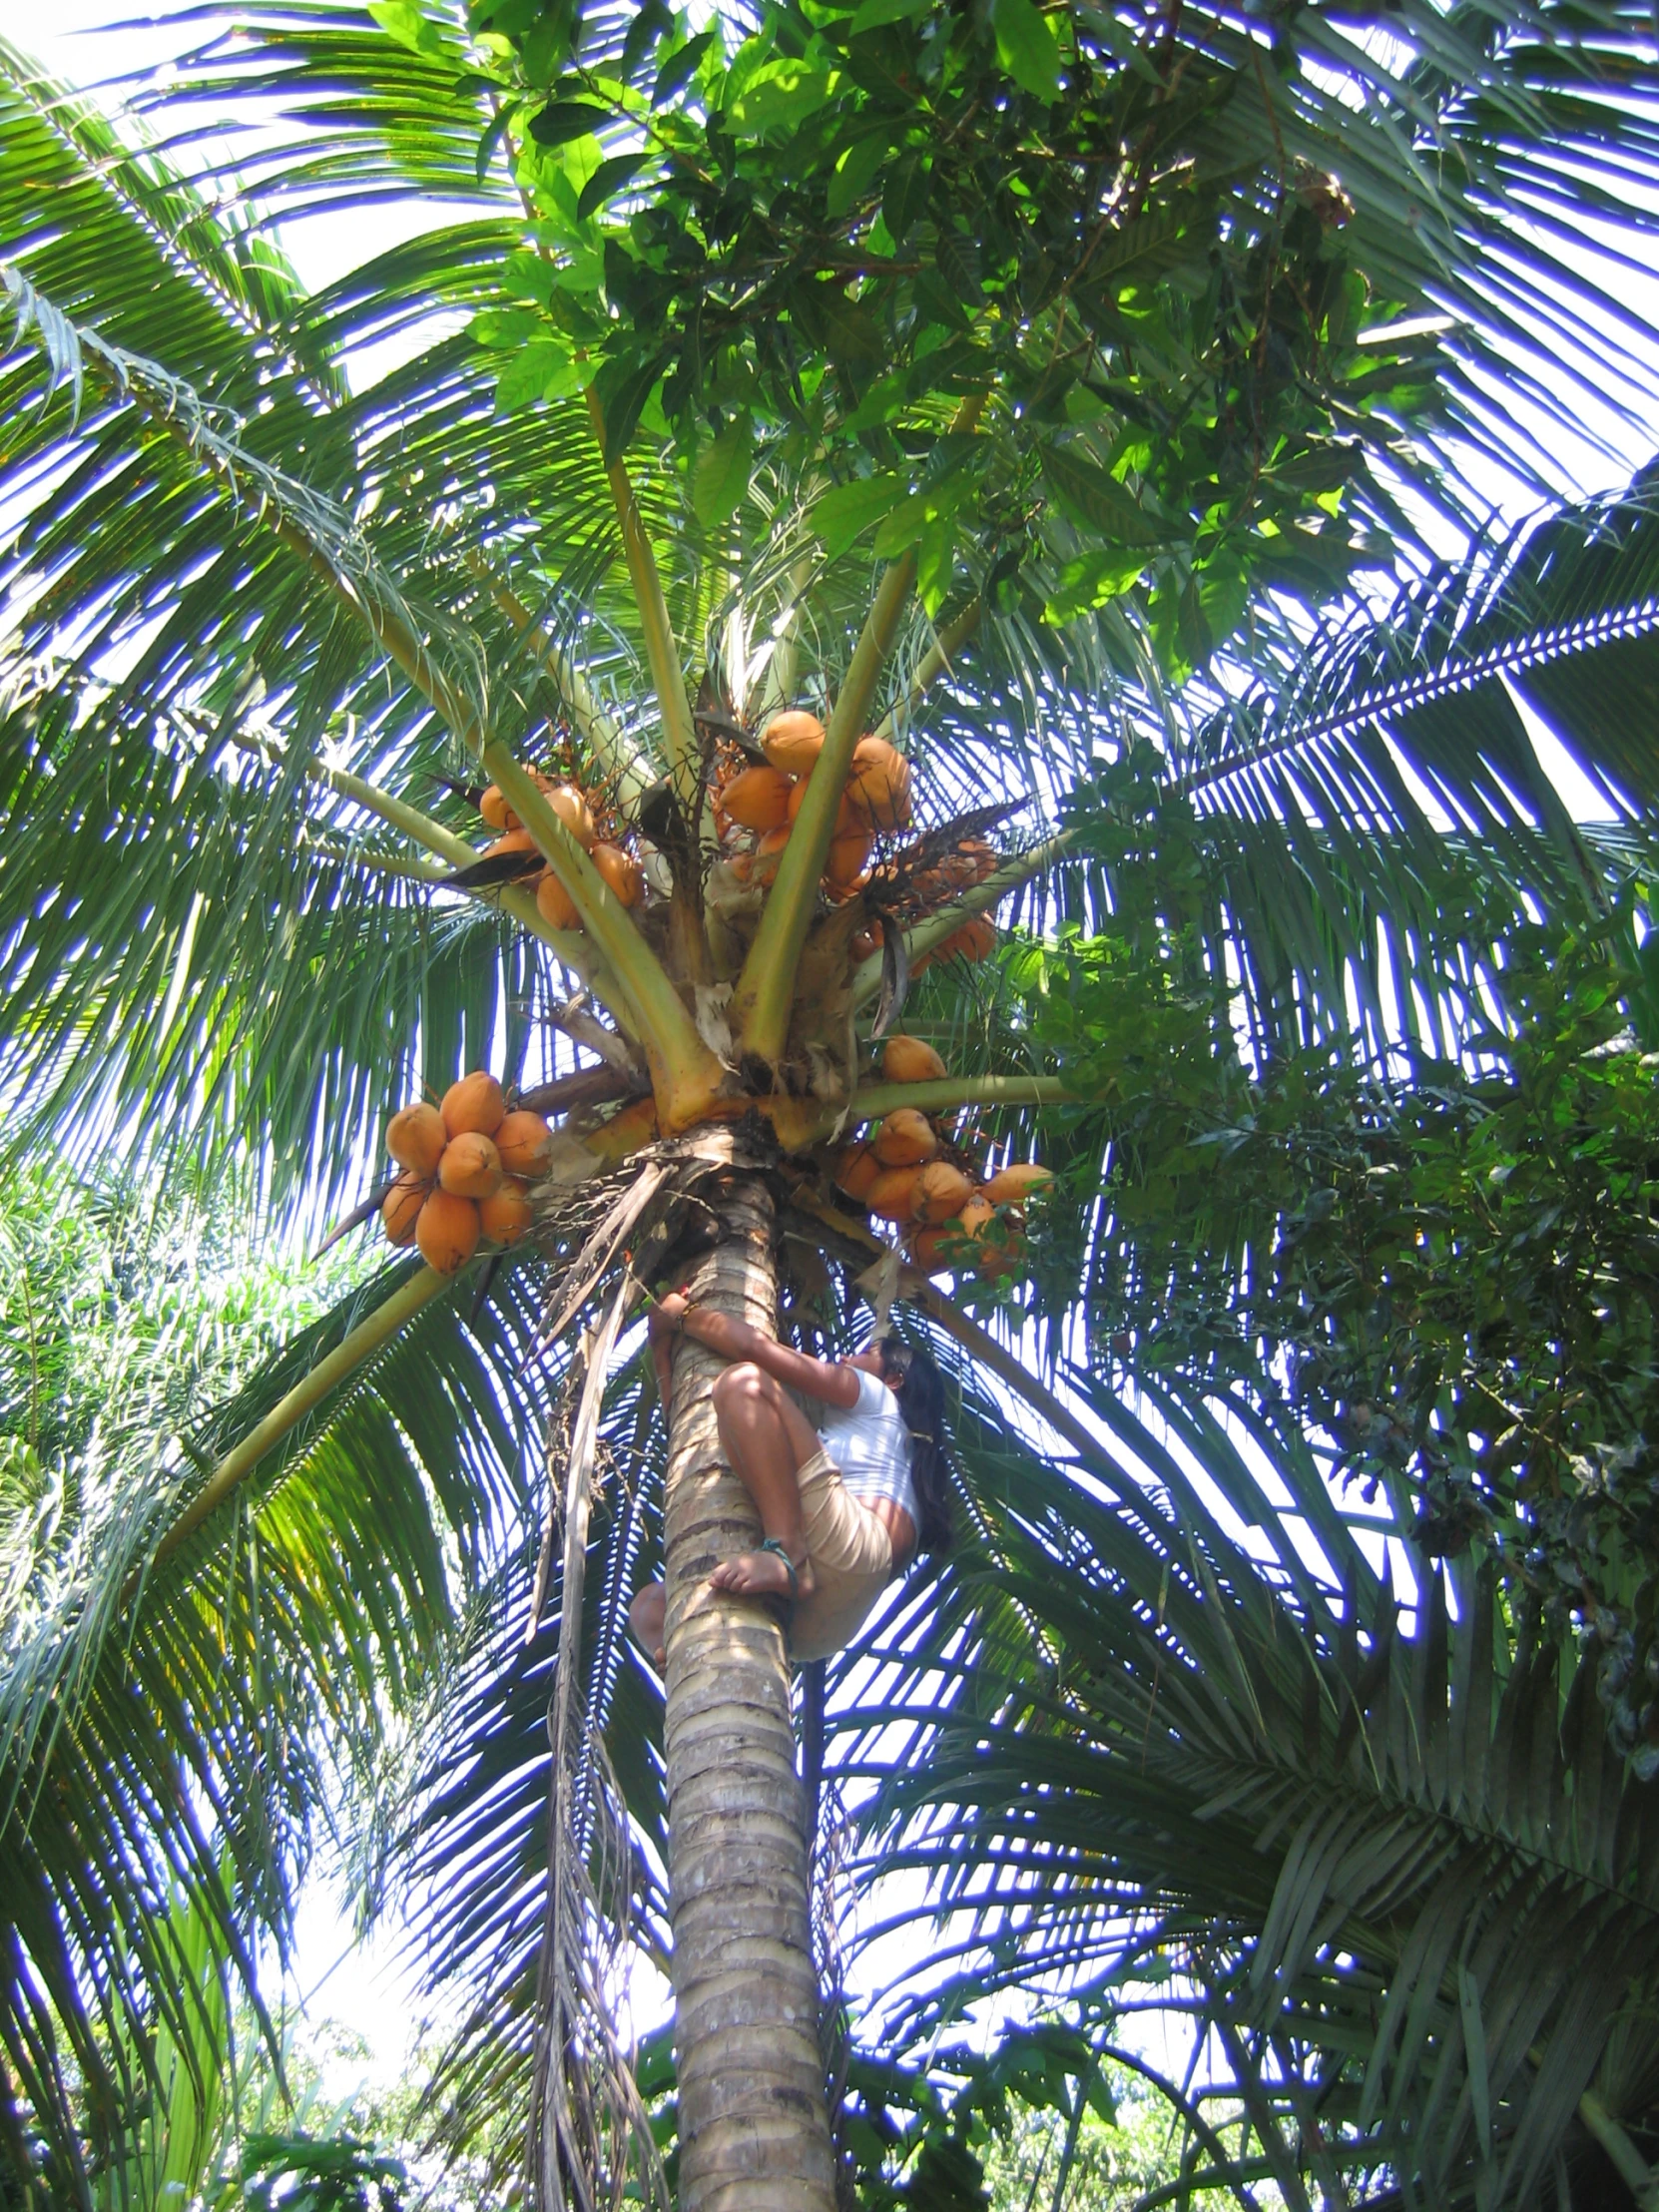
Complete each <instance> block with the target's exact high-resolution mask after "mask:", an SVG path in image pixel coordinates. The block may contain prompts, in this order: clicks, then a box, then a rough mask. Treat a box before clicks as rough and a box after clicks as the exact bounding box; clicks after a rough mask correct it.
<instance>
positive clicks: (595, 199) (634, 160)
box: [576, 151, 651, 223]
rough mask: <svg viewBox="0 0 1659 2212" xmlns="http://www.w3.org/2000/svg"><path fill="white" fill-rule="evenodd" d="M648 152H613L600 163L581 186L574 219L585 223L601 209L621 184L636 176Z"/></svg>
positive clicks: (644, 162)
mask: <svg viewBox="0 0 1659 2212" xmlns="http://www.w3.org/2000/svg"><path fill="white" fill-rule="evenodd" d="M650 158H651V156H650V154H649V152H647V151H642V152H640V153H638V154H613V155H612V156H611V157H610V158H609V159H608V160H607V161H603V162H601V163H600V165H599V167H598V168H597V169H596V170H595V171H594V173H593V175H592V176H591V177H590V178H589V179H588V181H587V183H586V184H585V185H584V186H583V187H582V190H581V194H580V196H579V197H578V199H577V202H576V220H577V221H578V222H579V223H585V222H586V221H587V220H588V218H589V216H591V215H594V214H596V213H597V212H598V210H599V209H601V208H602V207H603V206H604V205H605V203H606V201H607V200H610V199H612V198H613V197H614V196H615V195H616V194H617V193H619V192H620V191H621V190H622V188H623V186H624V185H626V184H628V183H630V182H631V181H632V179H634V178H635V177H637V176H638V175H639V173H640V171H641V170H642V169H643V168H644V167H645V165H646V163H647V162H648V161H649V160H650Z"/></svg>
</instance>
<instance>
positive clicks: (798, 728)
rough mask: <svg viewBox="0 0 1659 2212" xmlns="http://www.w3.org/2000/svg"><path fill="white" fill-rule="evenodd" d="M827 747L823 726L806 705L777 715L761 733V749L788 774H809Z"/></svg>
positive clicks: (774, 764)
mask: <svg viewBox="0 0 1659 2212" xmlns="http://www.w3.org/2000/svg"><path fill="white" fill-rule="evenodd" d="M823 750H824V725H823V723H822V722H820V720H819V719H818V717H817V715H814V714H809V713H808V712H807V711H806V709H805V708H803V707H796V708H792V709H791V710H790V712H789V713H788V714H783V715H774V716H773V718H772V720H771V721H770V722H769V723H768V724H767V726H766V728H765V729H764V730H763V731H762V732H761V751H762V752H763V753H764V754H765V755H766V757H767V759H768V760H769V761H770V762H771V763H772V765H773V767H774V768H775V769H778V770H779V771H780V772H781V773H782V774H783V775H785V776H810V775H811V774H812V772H813V764H814V763H815V762H816V761H817V759H818V757H819V754H820V753H821V752H822V751H823Z"/></svg>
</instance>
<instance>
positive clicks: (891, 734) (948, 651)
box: [875, 598, 984, 745]
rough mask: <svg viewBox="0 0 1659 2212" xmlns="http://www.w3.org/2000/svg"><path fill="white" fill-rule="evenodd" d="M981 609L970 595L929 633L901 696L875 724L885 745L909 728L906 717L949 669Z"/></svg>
mask: <svg viewBox="0 0 1659 2212" xmlns="http://www.w3.org/2000/svg"><path fill="white" fill-rule="evenodd" d="M983 611H984V610H983V608H982V607H981V606H980V603H979V601H978V599H976V598H975V599H970V600H969V601H968V603H967V605H966V606H965V607H964V608H963V609H962V611H961V613H960V614H958V615H952V616H951V618H950V620H949V621H948V622H947V623H946V624H945V626H944V628H943V629H942V630H936V631H935V632H934V633H933V642H932V644H931V645H930V646H929V647H928V648H927V651H926V652H925V653H924V654H923V655H922V657H921V659H920V660H919V661H918V662H917V663H916V668H915V674H914V675H913V676H912V677H911V678H910V682H909V685H908V688H907V689H906V691H905V693H904V697H903V698H902V699H901V700H898V701H897V702H896V703H895V704H894V705H893V706H892V707H891V708H890V709H889V711H888V712H887V713H886V714H885V715H883V716H882V718H881V720H880V721H879V722H878V723H877V724H876V726H875V735H876V736H877V737H878V738H885V739H886V741H887V743H888V744H889V745H898V744H899V741H900V738H901V737H902V735H903V734H904V732H905V731H907V730H908V728H909V725H910V718H911V717H912V716H913V715H914V713H915V711H916V709H917V708H918V707H919V706H920V705H921V703H922V701H923V700H924V699H925V698H926V696H927V694H928V691H929V690H930V689H931V687H932V686H933V685H934V684H936V683H937V682H938V680H939V678H940V677H941V676H944V675H947V674H948V673H949V670H950V664H951V662H952V661H953V660H954V659H955V657H956V655H957V654H958V653H959V652H960V651H961V649H962V647H963V646H964V645H965V644H966V643H967V641H968V639H969V638H971V637H972V635H973V633H974V631H975V630H977V629H978V627H979V618H980V615H981V614H982V613H983Z"/></svg>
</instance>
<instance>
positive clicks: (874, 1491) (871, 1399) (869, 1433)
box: [818, 1368, 921, 1529]
mask: <svg viewBox="0 0 1659 2212" xmlns="http://www.w3.org/2000/svg"><path fill="white" fill-rule="evenodd" d="M850 1372H851V1373H852V1374H853V1375H855V1376H856V1377H857V1378H858V1398H857V1402H856V1404H853V1405H849V1406H848V1407H847V1408H846V1410H845V1411H844V1412H843V1411H842V1410H841V1408H840V1407H839V1406H838V1405H826V1406H825V1408H824V1419H823V1421H822V1423H821V1424H820V1427H819V1432H818V1433H819V1441H820V1442H821V1443H822V1444H823V1445H824V1448H825V1450H826V1451H827V1452H828V1453H829V1454H830V1459H831V1460H832V1461H833V1463H834V1464H835V1466H837V1467H838V1468H839V1469H840V1477H841V1480H842V1481H843V1482H844V1483H845V1485H846V1487H847V1489H848V1490H849V1491H850V1493H851V1494H852V1496H853V1497H856V1498H872V1497H886V1498H891V1500H892V1502H893V1503H894V1504H895V1505H898V1506H901V1507H902V1508H903V1510H904V1511H905V1512H906V1513H908V1514H909V1516H910V1520H911V1522H912V1524H913V1525H914V1526H915V1527H916V1528H917V1529H919V1528H920V1527H921V1515H920V1513H918V1512H917V1510H916V1489H915V1484H914V1482H913V1481H912V1480H911V1478H910V1431H909V1429H908V1428H906V1427H905V1425H904V1415H903V1414H902V1413H901V1412H900V1411H899V1409H898V1398H897V1395H896V1393H895V1392H893V1391H892V1390H889V1389H888V1387H887V1385H886V1384H885V1383H883V1382H882V1381H881V1380H880V1378H879V1377H878V1376H874V1375H866V1374H865V1373H864V1371H863V1369H862V1368H853V1369H852V1370H850Z"/></svg>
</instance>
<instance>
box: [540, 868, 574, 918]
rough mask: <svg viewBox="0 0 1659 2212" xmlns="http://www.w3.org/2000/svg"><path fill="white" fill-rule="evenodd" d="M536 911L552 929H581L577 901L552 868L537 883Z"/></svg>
mask: <svg viewBox="0 0 1659 2212" xmlns="http://www.w3.org/2000/svg"><path fill="white" fill-rule="evenodd" d="M536 911H537V913H538V914H540V916H541V918H542V920H543V921H545V922H546V923H547V925H548V927H549V928H551V929H580V928H581V926H582V917H581V915H580V914H579V913H578V912H577V911H576V901H575V900H574V899H573V898H572V897H571V895H570V893H569V891H567V890H566V889H565V887H564V885H563V884H562V883H561V882H560V881H559V878H558V877H557V876H556V875H555V874H554V872H553V870H552V869H551V868H549V869H548V871H547V873H546V874H545V875H544V876H543V877H542V879H541V881H540V882H539V883H538V884H537V885H536Z"/></svg>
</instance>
